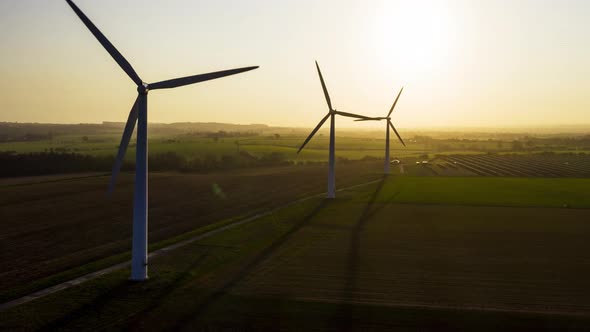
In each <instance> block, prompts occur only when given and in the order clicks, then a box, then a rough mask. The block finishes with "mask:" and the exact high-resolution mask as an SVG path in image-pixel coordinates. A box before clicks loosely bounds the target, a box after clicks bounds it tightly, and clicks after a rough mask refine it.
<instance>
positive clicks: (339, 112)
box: [334, 111, 373, 120]
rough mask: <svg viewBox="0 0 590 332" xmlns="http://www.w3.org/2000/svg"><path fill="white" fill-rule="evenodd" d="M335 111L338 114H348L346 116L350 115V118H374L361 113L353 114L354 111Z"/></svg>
mask: <svg viewBox="0 0 590 332" xmlns="http://www.w3.org/2000/svg"><path fill="white" fill-rule="evenodd" d="M334 113H336V114H338V115H342V116H346V117H349V118H357V119H363V120H373V118H370V117H368V116H364V115H359V114H353V113H347V112H341V111H334Z"/></svg>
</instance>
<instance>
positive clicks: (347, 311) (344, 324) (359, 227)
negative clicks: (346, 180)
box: [333, 175, 398, 331]
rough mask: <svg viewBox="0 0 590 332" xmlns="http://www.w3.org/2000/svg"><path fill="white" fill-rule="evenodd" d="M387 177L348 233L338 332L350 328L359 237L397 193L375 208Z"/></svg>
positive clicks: (336, 317) (337, 318)
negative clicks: (345, 269)
mask: <svg viewBox="0 0 590 332" xmlns="http://www.w3.org/2000/svg"><path fill="white" fill-rule="evenodd" d="M387 177H388V176H387V175H384V176H383V177H382V178H381V181H379V183H378V185H377V188H376V189H375V191H374V192H373V193H372V194H371V196H370V197H369V199H368V201H367V205H366V206H365V208H364V209H363V212H362V213H361V215H360V217H359V219H358V220H357V222H356V224H355V225H354V227H353V228H352V231H351V233H350V247H349V249H348V268H347V271H346V282H345V284H344V288H343V291H342V299H343V300H342V303H341V304H340V308H339V310H338V311H337V312H336V316H335V319H334V324H333V325H334V326H338V329H339V330H340V331H345V330H349V329H351V328H352V323H353V322H352V319H351V317H352V304H350V303H348V301H353V300H355V298H354V297H355V294H356V293H357V292H358V275H359V263H360V260H361V254H360V242H361V235H362V233H363V231H364V230H365V226H366V224H367V222H368V221H369V220H370V219H371V218H372V217H373V216H374V215H375V214H376V213H377V212H379V211H380V210H381V209H383V207H384V206H385V205H386V203H387V202H388V201H391V200H392V199H393V198H394V197H395V196H396V195H397V194H398V193H397V192H396V193H395V194H393V196H391V197H389V198H388V199H387V201H384V202H380V204H379V205H378V206H375V205H376V204H375V203H376V201H377V197H379V194H380V193H381V191H382V189H383V186H384V185H385V181H386V180H387Z"/></svg>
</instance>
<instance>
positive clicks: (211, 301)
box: [171, 200, 330, 331]
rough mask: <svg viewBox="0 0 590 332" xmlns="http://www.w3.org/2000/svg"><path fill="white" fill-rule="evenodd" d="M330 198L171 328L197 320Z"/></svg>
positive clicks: (325, 204)
mask: <svg viewBox="0 0 590 332" xmlns="http://www.w3.org/2000/svg"><path fill="white" fill-rule="evenodd" d="M329 202H330V201H329V200H323V201H322V202H321V203H320V204H319V205H318V206H317V207H316V208H315V209H313V211H311V212H310V213H308V214H307V215H306V216H305V217H304V218H302V219H301V220H300V221H299V222H297V223H296V224H295V225H293V227H291V229H290V230H289V231H287V232H286V233H285V234H283V235H282V236H281V237H280V238H278V239H277V240H275V241H274V242H272V243H271V244H270V245H269V246H267V247H266V248H264V249H263V250H262V251H261V252H260V253H258V255H256V256H255V257H254V258H253V259H252V260H251V261H250V262H249V263H248V264H246V265H245V266H243V267H242V268H241V269H240V270H239V272H237V273H236V274H235V275H234V276H233V277H231V278H230V279H229V280H227V281H226V282H225V283H224V284H223V285H221V286H220V287H219V288H218V289H216V290H214V291H213V292H212V293H211V294H210V295H209V296H208V297H206V298H205V299H204V300H203V302H201V304H200V305H199V306H197V307H196V308H195V309H194V310H193V311H191V312H188V313H186V315H185V317H183V318H181V319H179V320H178V321H177V324H176V325H175V326H174V327H173V328H172V329H171V330H172V331H178V330H183V329H185V328H186V327H187V326H188V325H189V324H190V323H191V322H196V321H197V320H198V319H199V317H200V316H201V314H202V313H203V312H205V311H206V310H207V308H209V307H210V306H211V305H213V304H215V302H216V301H217V300H219V299H220V298H221V297H223V296H224V295H225V294H226V293H227V292H228V291H229V290H230V289H231V288H232V287H233V286H235V285H236V284H237V283H238V282H240V281H241V280H243V279H244V278H245V277H246V276H247V275H248V274H250V273H251V272H252V271H253V270H254V269H255V268H256V267H257V266H258V265H259V264H261V263H262V262H264V261H265V260H267V259H268V258H269V257H270V256H271V255H272V254H273V253H274V252H275V251H276V250H277V249H279V248H280V247H281V246H282V245H283V244H285V243H286V242H287V241H288V240H289V239H291V238H292V237H293V236H294V235H295V234H296V233H297V232H298V231H299V230H301V229H302V228H303V227H304V226H306V225H308V224H309V223H310V221H311V220H312V219H313V218H314V217H315V216H316V215H317V214H318V213H319V212H320V211H321V210H323V209H324V207H326V206H327V204H329Z"/></svg>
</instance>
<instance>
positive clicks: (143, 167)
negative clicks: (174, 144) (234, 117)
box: [66, 0, 258, 281]
mask: <svg viewBox="0 0 590 332" xmlns="http://www.w3.org/2000/svg"><path fill="white" fill-rule="evenodd" d="M66 2H67V3H68V5H70V7H72V9H73V10H74V12H75V13H76V15H78V17H79V18H80V19H81V20H82V22H83V23H84V25H86V27H87V28H88V29H89V30H90V32H91V33H92V34H93V35H94V37H96V39H97V40H98V41H99V42H100V44H101V45H102V46H103V47H104V48H105V49H106V50H107V52H109V54H110V55H111V57H113V59H114V60H115V62H117V64H119V66H120V67H121V69H123V71H124V72H125V73H127V75H128V76H129V78H131V80H132V81H133V82H134V83H135V84H136V85H137V93H138V95H137V98H136V99H135V103H134V104H133V107H132V108H131V112H129V117H128V119H127V123H126V124H125V130H124V131H123V137H122V138H121V144H120V145H119V151H118V153H117V158H116V159H115V164H114V165H113V174H112V178H111V183H110V186H109V192H112V190H113V188H114V185H115V181H116V179H117V175H118V174H119V170H120V169H121V164H122V163H123V158H124V156H125V151H127V146H128V145H129V140H130V139H131V135H132V134H133V130H134V129H135V123H136V122H137V147H136V155H135V163H136V166H135V191H134V199H133V239H132V250H131V256H132V257H131V280H137V281H141V280H146V279H147V277H148V275H147V265H148V261H147V249H148V247H147V245H148V241H147V234H148V165H147V162H148V141H147V130H148V126H147V124H148V113H147V109H148V108H147V101H148V99H147V96H148V92H149V91H150V90H158V89H171V88H176V87H180V86H184V85H189V84H194V83H198V82H203V81H208V80H213V79H216V78H220V77H224V76H228V75H234V74H238V73H241V72H245V71H248V70H252V69H256V68H258V67H257V66H255V67H245V68H238V69H231V70H224V71H219V72H213V73H207V74H200V75H194V76H187V77H181V78H175V79H171V80H166V81H161V82H157V83H151V84H148V83H145V82H144V81H142V80H141V78H139V75H137V73H136V72H135V70H134V69H133V67H131V65H130V64H129V62H127V60H126V59H125V58H124V57H123V55H121V53H119V51H118V50H117V49H116V48H115V47H114V46H113V45H112V44H111V43H110V42H109V40H108V39H107V38H106V37H105V36H104V35H103V34H102V33H101V32H100V30H98V28H97V27H96V26H95V25H94V24H93V23H92V21H90V19H88V17H86V15H84V13H83V12H82V11H81V10H80V9H79V8H78V6H76V4H74V3H73V2H72V1H71V0H66Z"/></svg>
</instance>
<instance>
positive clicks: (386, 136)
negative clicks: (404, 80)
mask: <svg viewBox="0 0 590 332" xmlns="http://www.w3.org/2000/svg"><path fill="white" fill-rule="evenodd" d="M402 91H404V88H403V87H402V88H401V90H399V93H398V94H397V98H395V101H394V102H393V105H391V109H390V110H389V113H387V116H384V117H377V118H369V119H359V120H355V121H381V120H386V122H387V123H386V124H385V166H384V168H385V169H384V172H385V174H389V163H390V161H389V127H391V129H393V132H394V133H395V135H397V138H399V141H400V142H401V143H402V144H403V146H406V143H404V140H403V139H402V137H401V136H400V135H399V133H398V132H397V130H396V129H395V127H394V126H393V123H392V122H391V113H392V112H393V109H394V108H395V105H396V104H397V101H398V99H399V96H401V94H402Z"/></svg>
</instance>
